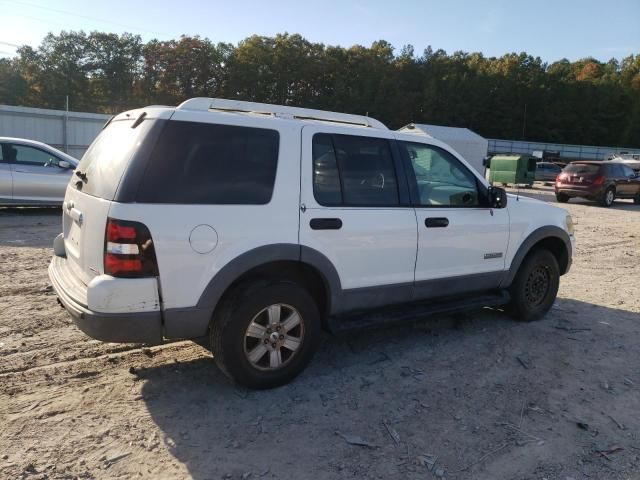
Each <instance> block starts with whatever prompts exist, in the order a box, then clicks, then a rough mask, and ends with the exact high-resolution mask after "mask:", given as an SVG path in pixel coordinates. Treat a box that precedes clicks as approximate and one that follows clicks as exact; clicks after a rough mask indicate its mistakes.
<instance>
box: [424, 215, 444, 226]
mask: <svg viewBox="0 0 640 480" xmlns="http://www.w3.org/2000/svg"><path fill="white" fill-rule="evenodd" d="M424 225H425V226H426V227H427V228H444V227H446V226H448V225H449V219H448V218H445V217H429V218H427V219H425V221H424Z"/></svg>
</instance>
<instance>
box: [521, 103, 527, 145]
mask: <svg viewBox="0 0 640 480" xmlns="http://www.w3.org/2000/svg"><path fill="white" fill-rule="evenodd" d="M526 131H527V104H526V103H525V104H524V116H523V117H522V140H524V139H525V138H524V137H525V132H526Z"/></svg>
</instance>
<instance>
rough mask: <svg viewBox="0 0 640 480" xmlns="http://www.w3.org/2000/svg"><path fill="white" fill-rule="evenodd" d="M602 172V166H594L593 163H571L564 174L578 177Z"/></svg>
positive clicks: (565, 168)
mask: <svg viewBox="0 0 640 480" xmlns="http://www.w3.org/2000/svg"><path fill="white" fill-rule="evenodd" d="M599 171H600V165H594V164H593V163H570V164H569V165H567V166H566V167H564V170H563V172H566V173H571V174H576V175H580V174H582V175H592V174H596V173H598V172H599Z"/></svg>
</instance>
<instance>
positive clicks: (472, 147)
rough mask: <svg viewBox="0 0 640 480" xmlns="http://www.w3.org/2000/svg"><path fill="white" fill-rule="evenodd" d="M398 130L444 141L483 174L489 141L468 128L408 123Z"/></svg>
mask: <svg viewBox="0 0 640 480" xmlns="http://www.w3.org/2000/svg"><path fill="white" fill-rule="evenodd" d="M398 131H399V132H402V133H415V134H416V135H427V136H429V137H432V138H435V139H436V140H440V141H441V142H444V143H446V144H447V145H449V146H450V147H451V148H453V149H454V150H455V151H456V152H457V153H459V154H460V155H461V156H462V157H463V158H464V159H465V160H466V161H467V162H469V164H470V165H471V166H473V168H475V169H476V170H477V171H478V172H480V174H481V175H483V176H484V173H485V166H484V159H485V157H486V156H487V150H488V148H489V141H488V140H487V139H486V138H484V137H481V136H480V135H478V134H477V133H475V132H473V131H471V130H469V129H468V128H458V127H443V126H441V125H427V124H425V123H410V124H409V125H406V126H404V127H402V128H400V129H398Z"/></svg>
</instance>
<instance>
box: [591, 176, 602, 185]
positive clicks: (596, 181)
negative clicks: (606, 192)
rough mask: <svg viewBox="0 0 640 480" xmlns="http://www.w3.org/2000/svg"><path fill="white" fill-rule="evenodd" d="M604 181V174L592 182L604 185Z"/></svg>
mask: <svg viewBox="0 0 640 480" xmlns="http://www.w3.org/2000/svg"><path fill="white" fill-rule="evenodd" d="M603 183H604V175H598V176H597V177H596V178H594V179H593V181H592V182H591V184H592V185H602V184H603Z"/></svg>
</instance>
